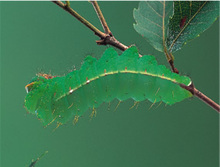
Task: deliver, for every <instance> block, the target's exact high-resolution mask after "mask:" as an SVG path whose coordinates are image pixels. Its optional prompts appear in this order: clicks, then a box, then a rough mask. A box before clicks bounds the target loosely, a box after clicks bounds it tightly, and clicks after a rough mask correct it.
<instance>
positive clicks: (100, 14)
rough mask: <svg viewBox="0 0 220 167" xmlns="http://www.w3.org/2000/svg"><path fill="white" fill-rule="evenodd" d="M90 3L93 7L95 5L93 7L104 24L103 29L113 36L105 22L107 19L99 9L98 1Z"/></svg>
mask: <svg viewBox="0 0 220 167" xmlns="http://www.w3.org/2000/svg"><path fill="white" fill-rule="evenodd" d="M90 2H91V3H92V5H93V7H94V9H95V11H96V13H97V15H98V17H99V20H100V22H101V24H102V27H103V29H104V31H105V33H106V34H109V35H112V33H111V31H110V29H109V27H108V25H107V23H106V21H105V18H104V16H103V14H102V11H101V10H100V8H99V5H98V3H97V2H96V1H90Z"/></svg>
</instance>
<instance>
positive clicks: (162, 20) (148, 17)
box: [133, 1, 173, 52]
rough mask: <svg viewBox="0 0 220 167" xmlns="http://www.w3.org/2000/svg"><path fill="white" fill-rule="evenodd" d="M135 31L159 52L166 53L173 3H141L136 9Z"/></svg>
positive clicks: (134, 13)
mask: <svg viewBox="0 0 220 167" xmlns="http://www.w3.org/2000/svg"><path fill="white" fill-rule="evenodd" d="M133 15H134V19H135V21H136V22H137V24H134V29H135V30H136V31H137V32H138V33H139V34H141V35H142V36H143V37H145V38H146V39H147V40H148V41H149V43H150V44H151V45H152V46H153V47H154V48H155V49H157V50H159V51H161V52H164V49H166V38H167V29H168V22H169V18H170V17H171V16H172V15H173V2H170V1H168V2H166V1H162V2H160V1H156V2H153V1H141V2H140V3H139V7H138V9H134V12H133Z"/></svg>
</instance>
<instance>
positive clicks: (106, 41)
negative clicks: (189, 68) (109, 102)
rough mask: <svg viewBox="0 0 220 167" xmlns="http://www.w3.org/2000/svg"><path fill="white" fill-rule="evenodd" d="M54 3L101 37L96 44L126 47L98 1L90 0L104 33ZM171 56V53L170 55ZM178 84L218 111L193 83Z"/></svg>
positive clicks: (170, 62) (215, 105)
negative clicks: (108, 22) (113, 29)
mask: <svg viewBox="0 0 220 167" xmlns="http://www.w3.org/2000/svg"><path fill="white" fill-rule="evenodd" d="M53 2H54V3H55V4H57V5H58V6H60V7H61V8H63V9H64V10H65V11H67V12H68V13H70V14H71V15H72V16H74V17H75V18H76V19H78V20H79V21H80V22H82V23H83V24H84V25H85V26H87V27H88V28H89V29H90V30H92V31H93V32H94V33H95V35H97V36H98V37H100V38H101V39H100V40H98V41H96V43H97V44H98V45H112V46H114V47H116V48H118V49H120V50H122V51H125V50H126V49H128V46H126V45H124V44H122V43H120V42H119V41H118V40H117V39H116V38H115V37H114V36H113V35H112V33H111V31H110V29H109V27H108V25H107V23H106V21H105V19H104V16H103V15H102V12H101V10H100V8H99V6H98V3H97V2H95V1H92V2H91V3H92V4H93V7H94V8H95V11H96V13H97V15H98V17H99V20H100V22H101V24H102V26H103V29H104V31H105V33H103V32H101V31H100V30H99V29H97V28H96V27H95V26H93V25H92V24H91V23H90V22H88V21H87V20H86V19H84V18H83V17H82V16H80V15H79V14H78V13H77V12H76V11H74V10H73V9H72V8H71V7H70V6H69V4H68V3H67V5H65V4H64V3H62V2H61V1H53ZM170 56H172V55H170ZM139 57H142V55H139ZM169 64H170V66H171V68H172V70H173V72H176V73H178V70H177V69H176V68H175V67H174V64H173V60H170V61H169ZM180 86H181V87H182V88H183V89H186V90H188V91H190V92H191V93H192V94H193V95H194V96H196V97H198V98H199V99H200V100H202V101H203V102H205V103H206V104H207V105H209V106H210V107H212V108H213V109H215V110H216V111H217V112H220V106H219V105H218V104H217V103H215V102H214V101H213V100H211V99H210V98H208V97H207V96H206V95H204V94H203V93H201V92H200V91H198V90H197V89H196V88H195V87H194V86H193V84H191V85H190V86H186V85H183V84H180Z"/></svg>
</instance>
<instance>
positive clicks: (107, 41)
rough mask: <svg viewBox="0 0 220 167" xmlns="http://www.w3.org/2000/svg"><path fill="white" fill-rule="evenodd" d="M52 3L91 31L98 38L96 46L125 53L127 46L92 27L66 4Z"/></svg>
mask: <svg viewBox="0 0 220 167" xmlns="http://www.w3.org/2000/svg"><path fill="white" fill-rule="evenodd" d="M52 2H53V3H55V4H57V5H58V6H59V7H61V8H62V9H64V10H65V11H67V12H68V13H69V14H71V15H72V16H74V17H75V18H76V19H78V20H79V21H80V22H81V23H83V24H84V25H85V26H86V27H88V28H89V29H90V30H92V31H93V32H94V33H95V35H97V36H98V37H100V40H98V41H96V43H97V44H98V45H112V46H114V47H116V48H118V49H120V50H122V51H125V50H126V49H127V48H128V46H126V45H124V44H122V43H121V42H119V41H118V40H117V39H116V38H115V37H114V36H113V35H112V34H111V35H110V34H106V33H103V32H101V31H100V30H99V29H98V28H96V27H95V26H93V25H92V24H91V23H90V22H89V21H87V20H86V19H85V18H83V17H82V16H81V15H79V14H78V13H77V12H76V11H74V10H73V9H72V8H71V7H70V6H69V5H68V4H67V5H65V4H64V3H63V2H61V1H52ZM97 5H98V4H97ZM99 10H100V9H99ZM103 18H104V17H103ZM105 26H107V24H106V25H105ZM107 27H108V26H107Z"/></svg>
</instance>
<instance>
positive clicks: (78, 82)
mask: <svg viewBox="0 0 220 167" xmlns="http://www.w3.org/2000/svg"><path fill="white" fill-rule="evenodd" d="M47 76H48V75H45V74H44V75H40V76H37V77H35V78H34V79H32V81H31V82H30V84H28V86H27V87H26V88H27V90H28V94H27V96H26V98H25V108H26V109H27V111H29V112H30V113H32V114H36V115H37V117H38V118H39V119H40V120H41V121H42V122H43V124H44V125H45V126H46V125H49V124H51V123H52V122H53V121H55V120H56V121H57V123H58V125H59V124H64V123H66V122H67V121H68V120H70V119H71V118H73V117H74V116H75V118H77V119H78V117H79V116H81V115H82V114H83V113H84V112H85V111H87V110H88V108H93V109H94V108H97V107H98V106H99V105H100V104H102V103H103V102H107V103H108V102H110V101H112V100H113V99H115V98H117V99H118V100H120V101H123V100H126V99H129V98H132V99H134V100H135V101H138V102H139V101H144V100H146V99H148V100H149V101H150V102H152V103H156V102H160V101H163V102H164V103H166V104H169V105H171V104H174V103H177V102H180V101H182V100H184V99H186V98H188V97H191V96H192V94H191V93H190V92H189V91H187V90H185V89H183V88H182V87H181V86H180V84H184V85H190V84H191V80H190V78H189V77H186V76H180V75H178V74H176V73H173V72H171V71H170V70H169V69H167V68H166V67H165V66H164V65H158V64H157V61H156V59H155V57H154V56H150V55H145V56H143V57H139V53H138V50H137V48H135V47H130V48H129V49H127V50H126V51H124V52H123V54H122V55H121V56H119V55H118V54H117V52H116V51H115V50H114V49H112V48H109V49H107V50H106V51H105V53H104V54H103V56H102V57H101V58H100V59H99V60H97V59H96V58H93V57H91V56H88V57H87V58H86V59H85V61H84V63H83V65H82V66H81V68H80V70H75V71H72V72H70V73H69V74H67V75H66V76H62V77H52V76H51V77H47Z"/></svg>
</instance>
